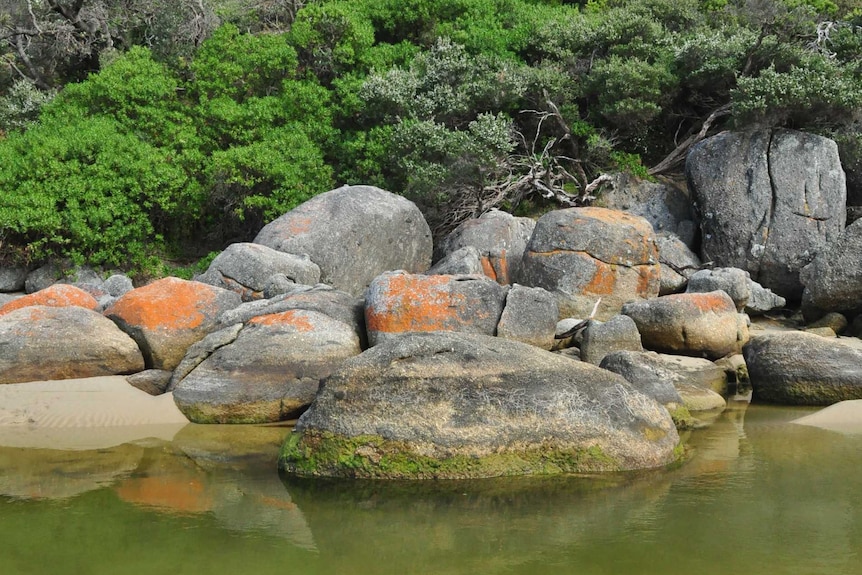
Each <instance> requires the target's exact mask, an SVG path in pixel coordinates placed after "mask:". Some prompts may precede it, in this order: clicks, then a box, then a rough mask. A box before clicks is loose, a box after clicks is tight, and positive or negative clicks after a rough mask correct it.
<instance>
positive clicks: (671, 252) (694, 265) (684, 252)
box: [656, 232, 701, 295]
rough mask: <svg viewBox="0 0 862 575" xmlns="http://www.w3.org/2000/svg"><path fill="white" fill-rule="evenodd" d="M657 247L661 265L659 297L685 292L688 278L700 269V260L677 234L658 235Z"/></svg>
mask: <svg viewBox="0 0 862 575" xmlns="http://www.w3.org/2000/svg"><path fill="white" fill-rule="evenodd" d="M656 245H657V246H658V259H659V263H660V264H661V287H660V288H659V295H669V294H672V293H678V292H681V291H683V290H684V289H685V286H686V285H687V284H688V278H690V277H691V276H692V274H694V273H695V272H696V271H698V270H699V269H700V266H701V262H700V258H699V257H697V254H695V253H694V252H693V251H691V249H690V248H689V247H688V245H686V244H685V243H684V242H683V241H682V240H681V239H680V238H679V237H678V236H677V235H676V234H669V233H666V232H662V233H658V234H656Z"/></svg>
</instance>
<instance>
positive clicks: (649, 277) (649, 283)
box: [635, 265, 661, 298]
mask: <svg viewBox="0 0 862 575" xmlns="http://www.w3.org/2000/svg"><path fill="white" fill-rule="evenodd" d="M635 269H637V272H638V283H637V286H636V287H635V293H636V294H637V296H638V297H642V298H650V297H656V296H658V291H659V288H660V285H661V268H660V267H659V266H657V265H652V266H650V265H646V266H637V268H635Z"/></svg>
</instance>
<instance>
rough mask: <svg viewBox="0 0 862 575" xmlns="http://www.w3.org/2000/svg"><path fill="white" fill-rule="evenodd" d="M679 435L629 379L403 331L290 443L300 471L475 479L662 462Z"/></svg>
mask: <svg viewBox="0 0 862 575" xmlns="http://www.w3.org/2000/svg"><path fill="white" fill-rule="evenodd" d="M678 443H679V436H678V435H677V432H676V428H675V427H674V424H673V421H672V420H671V417H670V415H669V414H668V412H667V411H666V410H665V409H664V408H663V407H662V406H661V405H659V404H658V403H657V402H656V401H654V400H653V399H651V398H649V397H647V396H646V395H643V394H641V393H640V392H638V391H636V390H634V389H633V388H632V387H631V386H630V385H629V384H628V383H627V382H626V381H625V380H624V379H623V378H621V377H619V376H617V375H616V374H613V373H610V372H608V371H605V370H602V369H599V368H597V367H595V366H592V365H588V364H585V363H582V362H578V361H575V360H572V359H569V358H567V357H563V356H560V355H556V354H552V353H549V352H545V351H542V350H538V349H536V348H535V347H533V346H529V345H526V344H522V343H518V342H513V341H507V340H503V339H500V338H493V337H488V336H481V335H474V334H463V333H443V332H435V333H423V334H413V335H404V336H401V337H399V338H396V339H392V340H388V341H386V342H384V343H381V344H379V345H377V346H375V347H373V348H371V349H369V350H368V351H366V352H364V353H362V354H361V355H359V356H357V357H354V358H351V359H349V360H347V361H346V362H345V363H344V364H343V365H342V367H341V368H339V369H338V370H337V371H336V372H335V373H334V374H333V375H332V376H331V377H329V378H328V379H327V380H326V381H325V382H324V383H323V385H322V386H321V389H320V391H319V392H318V395H317V398H316V399H315V401H314V403H313V404H312V406H311V408H310V409H309V410H308V411H307V412H306V413H305V414H304V415H303V416H302V417H301V418H300V421H299V422H298V424H297V427H296V431H295V432H294V433H293V434H291V435H290V437H289V438H288V439H287V441H286V442H285V445H284V447H283V449H282V454H281V457H280V460H279V466H280V467H281V468H282V469H283V470H285V471H286V472H288V473H290V474H294V475H299V476H327V477H368V478H411V479H427V478H470V477H493V476H504V475H535V474H559V473H591V472H603V471H616V470H627V469H640V468H650V467H660V466H662V465H666V464H668V463H671V462H672V461H674V460H675V459H676V458H677V456H678V454H677V452H676V451H675V448H676V447H677V445H678Z"/></svg>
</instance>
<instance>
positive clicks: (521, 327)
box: [497, 284, 560, 349]
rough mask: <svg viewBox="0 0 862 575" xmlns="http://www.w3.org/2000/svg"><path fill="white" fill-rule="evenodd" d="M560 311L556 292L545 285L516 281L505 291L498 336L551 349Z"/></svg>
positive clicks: (498, 324)
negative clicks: (528, 285)
mask: <svg viewBox="0 0 862 575" xmlns="http://www.w3.org/2000/svg"><path fill="white" fill-rule="evenodd" d="M559 315H560V312H559V309H558V308H557V298H555V297H554V296H553V294H551V293H550V292H548V291H547V290H543V289H542V288H530V287H526V286H522V285H520V284H514V285H513V286H512V288H511V289H510V290H509V293H507V294H506V302H505V307H504V308H503V313H502V314H501V315H500V321H499V322H498V323H497V337H503V338H506V339H511V340H515V341H520V342H522V343H528V344H530V345H535V346H536V347H541V348H542V349H551V348H552V347H553V346H554V333H555V332H556V328H557V317H559Z"/></svg>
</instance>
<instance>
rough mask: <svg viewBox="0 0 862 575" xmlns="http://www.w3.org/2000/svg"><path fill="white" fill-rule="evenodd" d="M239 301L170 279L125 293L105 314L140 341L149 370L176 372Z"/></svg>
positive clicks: (221, 292) (218, 290)
mask: <svg viewBox="0 0 862 575" xmlns="http://www.w3.org/2000/svg"><path fill="white" fill-rule="evenodd" d="M240 301H241V300H240V296H239V294H237V293H235V292H232V291H228V290H226V289H222V288H218V287H215V286H211V285H207V284H204V283H200V282H191V281H186V280H181V279H178V278H173V277H167V278H164V279H160V280H158V281H155V282H153V283H151V284H149V285H146V286H144V287H140V288H137V289H134V290H132V291H130V292H128V293H126V294H125V295H123V296H122V297H121V298H119V299H118V300H117V301H115V302H114V303H113V304H112V305H111V306H110V307H109V308H108V309H106V310H105V315H106V316H107V317H109V318H110V319H112V320H113V321H114V322H115V323H116V324H117V325H118V326H119V327H120V329H122V330H123V331H124V332H126V333H128V334H129V335H130V336H132V338H133V339H134V340H135V341H136V342H137V343H138V345H139V346H140V348H141V351H142V352H143V354H144V359H145V360H146V363H147V367H148V368H150V369H164V370H171V369H173V368H175V367H176V366H177V364H179V362H180V360H182V358H183V356H184V355H185V353H186V350H187V349H188V348H189V346H190V345H192V344H193V343H195V342H196V341H199V340H200V339H202V338H203V337H204V336H205V335H207V334H208V333H209V332H211V331H213V329H214V328H215V326H216V320H217V319H218V317H219V316H220V315H221V314H222V313H224V312H225V311H226V310H228V309H232V308H235V307H236V306H238V305H239V304H240Z"/></svg>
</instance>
